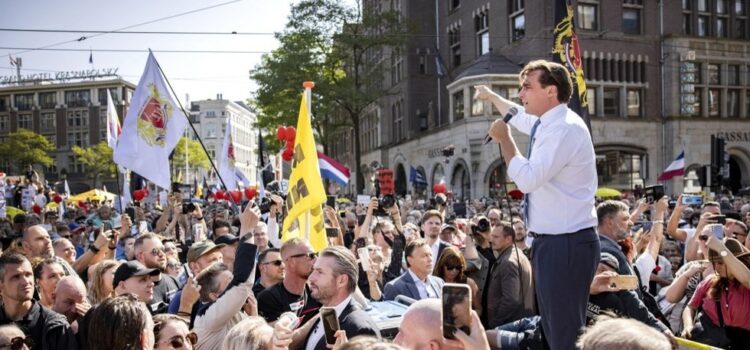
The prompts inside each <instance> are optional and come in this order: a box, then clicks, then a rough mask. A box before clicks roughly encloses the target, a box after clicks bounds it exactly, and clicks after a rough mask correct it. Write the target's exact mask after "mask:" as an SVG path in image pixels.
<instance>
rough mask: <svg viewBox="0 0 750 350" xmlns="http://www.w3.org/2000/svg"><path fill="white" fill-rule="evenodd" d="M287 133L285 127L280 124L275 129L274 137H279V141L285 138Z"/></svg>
mask: <svg viewBox="0 0 750 350" xmlns="http://www.w3.org/2000/svg"><path fill="white" fill-rule="evenodd" d="M286 135H287V129H286V128H285V127H283V126H280V127H279V128H278V129H276V137H278V138H279V140H280V141H284V140H286Z"/></svg>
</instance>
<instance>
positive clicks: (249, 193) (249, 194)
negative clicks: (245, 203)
mask: <svg viewBox="0 0 750 350" xmlns="http://www.w3.org/2000/svg"><path fill="white" fill-rule="evenodd" d="M257 192H258V190H256V189H255V187H248V188H246V189H245V198H247V200H249V201H250V200H253V198H255V194H256V193H257Z"/></svg>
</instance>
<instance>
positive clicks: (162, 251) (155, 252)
mask: <svg viewBox="0 0 750 350" xmlns="http://www.w3.org/2000/svg"><path fill="white" fill-rule="evenodd" d="M166 252H167V250H166V249H165V248H164V247H162V248H154V249H151V255H153V256H159V255H162V254H165V253H166Z"/></svg>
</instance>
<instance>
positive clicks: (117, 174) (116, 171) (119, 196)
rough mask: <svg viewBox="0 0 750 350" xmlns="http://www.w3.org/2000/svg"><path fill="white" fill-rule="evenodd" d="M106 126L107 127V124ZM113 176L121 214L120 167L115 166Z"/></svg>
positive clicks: (122, 211)
mask: <svg viewBox="0 0 750 350" xmlns="http://www.w3.org/2000/svg"><path fill="white" fill-rule="evenodd" d="M107 127H109V125H108V126H107ZM115 176H116V178H117V201H119V202H120V214H122V213H124V212H125V207H124V206H123V204H122V190H121V189H120V169H118V168H117V167H115ZM123 181H124V179H123Z"/></svg>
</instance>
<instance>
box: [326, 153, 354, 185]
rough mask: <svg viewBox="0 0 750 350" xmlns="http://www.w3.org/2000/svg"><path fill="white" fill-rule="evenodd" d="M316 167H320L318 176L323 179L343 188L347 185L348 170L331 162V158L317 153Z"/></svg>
mask: <svg viewBox="0 0 750 350" xmlns="http://www.w3.org/2000/svg"><path fill="white" fill-rule="evenodd" d="M318 166H319V167H320V176H322V177H323V178H325V179H328V180H331V181H335V182H337V183H339V184H340V185H341V186H343V187H346V186H347V184H348V183H349V177H350V176H351V175H350V174H349V169H347V168H346V167H345V166H344V165H342V164H341V163H339V162H337V161H335V160H333V158H330V157H328V156H326V155H325V154H323V153H320V152H318Z"/></svg>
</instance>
